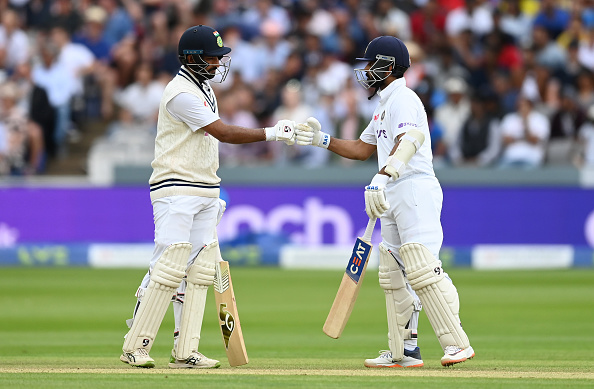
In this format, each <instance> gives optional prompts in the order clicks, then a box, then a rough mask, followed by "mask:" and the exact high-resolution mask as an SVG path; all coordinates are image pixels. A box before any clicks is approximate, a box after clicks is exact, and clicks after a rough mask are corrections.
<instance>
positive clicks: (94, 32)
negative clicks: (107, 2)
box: [72, 6, 111, 63]
mask: <svg viewBox="0 0 594 389" xmlns="http://www.w3.org/2000/svg"><path fill="white" fill-rule="evenodd" d="M106 19H107V12H105V10H104V9H103V8H101V7H98V6H91V7H89V8H87V9H86V11H85V17H84V20H85V24H84V26H83V27H82V30H80V31H79V32H77V33H76V34H75V35H74V36H73V39H72V41H73V42H74V43H80V44H82V45H84V46H86V47H87V48H88V49H89V50H91V52H92V53H93V55H94V56H95V58H96V59H97V60H98V61H101V62H103V63H107V62H108V61H109V60H110V53H109V52H110V49H111V47H110V45H109V43H107V41H106V40H105V38H104V37H103V31H104V25H105V21H106Z"/></svg>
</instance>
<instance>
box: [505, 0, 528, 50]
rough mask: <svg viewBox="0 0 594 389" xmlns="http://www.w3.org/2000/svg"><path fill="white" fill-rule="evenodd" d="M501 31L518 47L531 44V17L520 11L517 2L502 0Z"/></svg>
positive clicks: (514, 0) (515, 0)
mask: <svg viewBox="0 0 594 389" xmlns="http://www.w3.org/2000/svg"><path fill="white" fill-rule="evenodd" d="M500 9H501V12H502V15H501V22H500V25H501V30H502V31H503V32H505V33H506V34H509V35H511V36H512V37H514V40H515V41H516V43H517V44H519V45H520V46H527V45H529V44H530V43H531V42H532V17H531V16H530V15H528V14H526V13H524V12H522V10H521V9H520V2H519V1H518V0H503V1H502V2H501V3H500Z"/></svg>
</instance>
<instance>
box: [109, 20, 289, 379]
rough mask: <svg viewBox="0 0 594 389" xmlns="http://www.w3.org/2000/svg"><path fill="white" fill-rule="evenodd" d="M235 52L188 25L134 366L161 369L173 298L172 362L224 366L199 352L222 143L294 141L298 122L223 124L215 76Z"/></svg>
mask: <svg viewBox="0 0 594 389" xmlns="http://www.w3.org/2000/svg"><path fill="white" fill-rule="evenodd" d="M230 51H231V49H230V48H228V47H225V46H224V45H223V39H222V37H221V36H220V34H219V33H218V31H215V30H214V29H213V28H211V27H208V26H204V25H198V26H194V27H190V28H189V29H187V30H186V31H185V32H184V33H183V34H182V36H181V37H180V40H179V44H178V54H179V60H180V62H181V64H182V67H181V69H180V70H179V73H177V75H176V76H175V77H174V78H173V79H172V80H171V81H170V82H169V84H167V86H166V87H165V91H164V92H163V96H162V98H161V103H160V106H159V118H158V121H157V136H156V140H155V158H154V160H153V162H152V164H151V165H152V167H153V173H152V175H151V177H150V179H149V184H150V198H151V202H152V205H153V215H154V222H155V249H154V252H153V257H152V259H151V261H150V265H149V270H148V272H147V273H146V275H145V276H144V278H143V280H142V282H141V284H140V287H139V288H138V290H137V292H136V297H137V303H136V306H135V309H134V313H133V318H132V319H130V320H128V321H127V324H128V325H129V327H130V331H129V332H128V333H127V334H126V337H125V341H124V344H123V346H122V351H123V353H122V355H121V356H120V360H121V361H122V362H124V363H127V364H129V365H131V366H136V367H154V366H155V361H154V359H153V358H151V357H150V356H149V352H150V350H151V347H152V346H153V344H154V340H155V337H156V335H157V332H158V330H159V327H160V325H161V321H162V319H163V317H164V315H165V312H166V311H167V307H168V305H169V301H171V300H172V301H173V313H174V317H175V331H174V346H173V350H172V351H171V358H170V363H169V367H170V368H176V369H177V368H216V367H219V366H220V363H219V361H217V360H214V359H210V358H208V357H206V356H204V355H203V354H201V353H200V352H198V345H199V341H200V332H201V327H202V317H203V314H204V305H205V303H206V294H207V290H208V287H209V286H210V285H212V284H213V279H214V272H215V270H214V268H215V260H216V255H213V253H216V251H215V250H218V241H217V237H216V225H217V223H218V221H219V220H220V218H221V216H222V214H223V212H224V210H225V203H224V201H222V200H220V199H219V194H220V182H221V179H220V178H219V177H218V176H217V169H218V167H219V150H218V145H219V142H226V143H234V144H240V143H252V142H258V141H283V142H285V143H287V144H293V143H295V123H294V122H293V121H290V120H280V121H279V122H278V123H277V124H276V125H275V126H274V127H267V128H260V129H249V128H244V127H240V126H236V125H229V124H225V123H223V122H222V121H221V119H220V118H219V108H218V103H217V98H216V96H215V94H214V92H213V90H212V89H211V87H210V81H214V82H222V81H224V80H225V78H226V76H227V73H228V72H229V65H230V60H231V59H230V57H229V56H228V55H227V54H229V52H230ZM205 248H208V250H207V249H205Z"/></svg>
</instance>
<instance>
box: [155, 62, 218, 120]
mask: <svg viewBox="0 0 594 389" xmlns="http://www.w3.org/2000/svg"><path fill="white" fill-rule="evenodd" d="M182 69H183V70H185V71H186V73H184V74H191V72H190V71H189V70H187V69H186V68H185V67H182ZM180 71H181V70H180ZM192 79H193V81H194V82H196V83H199V81H198V80H197V79H196V78H194V77H192ZM200 85H201V86H202V88H203V90H202V89H201V91H202V93H204V95H205V96H207V97H208V98H209V99H211V100H212V101H214V106H215V107H216V96H215V94H214V92H213V91H212V89H211V88H210V85H209V83H208V81H204V82H203V83H201V84H200ZM207 94H208V95H207ZM167 111H168V112H169V113H170V114H171V116H173V118H174V119H175V120H178V121H181V122H184V123H186V124H187V125H188V127H190V129H191V130H192V131H196V130H198V129H200V128H202V127H205V126H208V125H209V124H211V123H213V122H215V121H217V120H219V119H220V117H219V114H218V111H217V110H216V108H213V107H211V106H209V105H207V104H205V103H204V102H203V101H201V100H200V99H199V98H198V97H197V96H194V95H193V94H191V93H186V92H182V93H180V94H178V95H177V96H175V97H174V98H172V99H171V100H170V101H169V103H167ZM215 111H216V112H215Z"/></svg>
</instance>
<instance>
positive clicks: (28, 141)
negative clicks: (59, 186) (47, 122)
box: [0, 82, 44, 176]
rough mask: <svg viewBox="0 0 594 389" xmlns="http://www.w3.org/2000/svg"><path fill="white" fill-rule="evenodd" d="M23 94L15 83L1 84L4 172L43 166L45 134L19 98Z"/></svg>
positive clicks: (0, 163)
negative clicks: (20, 104)
mask: <svg viewBox="0 0 594 389" xmlns="http://www.w3.org/2000/svg"><path fill="white" fill-rule="evenodd" d="M19 98H20V96H19V95H18V88H17V86H16V85H15V84H14V83H10V82H9V83H5V84H4V85H2V86H1V88H0V138H3V140H2V141H0V144H2V150H0V153H2V154H3V156H2V158H1V159H0V175H14V176H22V175H32V174H37V173H40V172H41V171H42V168H43V159H44V155H43V149H44V146H43V134H42V131H41V128H40V127H39V125H37V124H36V123H34V122H33V121H31V120H30V119H29V118H28V117H27V115H26V113H25V111H23V110H22V109H21V108H20V107H19V106H18V105H17V102H18V100H19Z"/></svg>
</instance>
